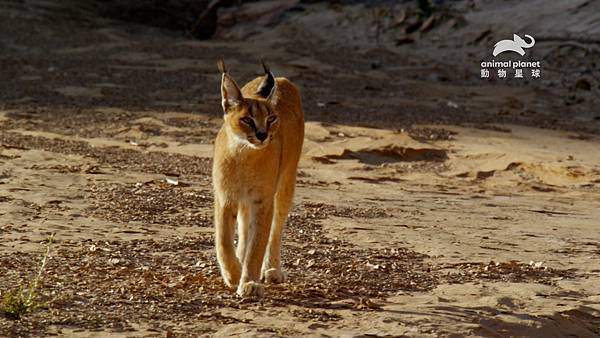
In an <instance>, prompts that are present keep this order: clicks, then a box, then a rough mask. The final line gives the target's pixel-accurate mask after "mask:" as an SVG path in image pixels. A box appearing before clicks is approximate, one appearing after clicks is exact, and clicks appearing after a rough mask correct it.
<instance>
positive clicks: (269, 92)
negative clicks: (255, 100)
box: [256, 60, 277, 104]
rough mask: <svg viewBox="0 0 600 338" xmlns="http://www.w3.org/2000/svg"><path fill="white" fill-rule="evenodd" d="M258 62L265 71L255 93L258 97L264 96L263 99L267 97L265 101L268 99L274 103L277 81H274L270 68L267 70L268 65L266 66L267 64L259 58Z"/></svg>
mask: <svg viewBox="0 0 600 338" xmlns="http://www.w3.org/2000/svg"><path fill="white" fill-rule="evenodd" d="M260 62H261V63H262V66H263V69H264V71H265V78H264V79H263V81H262V82H261V84H260V86H258V89H257V90H256V94H257V95H258V96H260V97H264V98H265V99H267V101H270V102H271V104H275V102H276V101H277V98H276V94H275V92H276V89H277V82H275V77H274V76H273V73H271V70H269V67H267V65H266V64H265V61H264V60H260Z"/></svg>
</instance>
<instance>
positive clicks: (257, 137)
mask: <svg viewBox="0 0 600 338" xmlns="http://www.w3.org/2000/svg"><path fill="white" fill-rule="evenodd" d="M263 68H264V71H265V75H264V79H263V80H262V82H261V83H260V85H259V86H258V87H257V89H256V93H255V95H254V96H252V97H243V96H242V92H241V91H240V88H239V87H238V85H237V84H236V83H235V81H234V80H233V78H232V77H231V76H230V75H229V73H228V72H227V69H226V68H225V63H224V62H223V61H222V60H221V61H219V69H220V70H221V73H222V78H221V104H222V106H223V112H224V113H225V115H224V120H225V125H226V126H227V128H228V130H227V132H228V133H230V136H231V137H233V138H234V139H235V141H236V142H239V143H240V144H241V145H243V146H248V147H250V148H252V149H263V148H265V147H266V146H268V145H269V143H270V142H271V141H272V140H273V136H274V135H275V133H277V130H278V129H279V115H278V114H277V112H276V111H275V110H274V109H273V106H274V105H275V99H276V98H275V96H276V94H275V92H276V88H275V87H276V82H275V77H273V74H272V73H271V71H270V70H269V69H268V68H267V66H266V65H265V64H264V63H263Z"/></svg>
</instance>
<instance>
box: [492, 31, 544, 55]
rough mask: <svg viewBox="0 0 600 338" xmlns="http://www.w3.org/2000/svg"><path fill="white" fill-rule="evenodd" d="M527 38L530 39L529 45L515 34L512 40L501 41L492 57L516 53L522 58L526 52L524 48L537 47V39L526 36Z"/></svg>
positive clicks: (495, 47) (496, 45) (497, 43)
mask: <svg viewBox="0 0 600 338" xmlns="http://www.w3.org/2000/svg"><path fill="white" fill-rule="evenodd" d="M525 37H526V38H529V40H530V42H529V43H527V42H526V41H525V40H523V38H521V37H520V36H518V35H517V34H513V39H512V40H500V41H498V42H496V44H495V45H494V52H492V55H494V56H496V55H498V54H500V53H504V52H515V53H519V55H521V56H523V55H525V50H524V49H523V48H531V47H533V45H535V39H534V38H533V36H531V35H527V34H525Z"/></svg>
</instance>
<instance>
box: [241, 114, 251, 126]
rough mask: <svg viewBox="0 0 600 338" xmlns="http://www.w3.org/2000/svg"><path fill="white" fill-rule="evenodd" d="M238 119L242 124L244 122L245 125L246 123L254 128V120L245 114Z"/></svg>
mask: <svg viewBox="0 0 600 338" xmlns="http://www.w3.org/2000/svg"><path fill="white" fill-rule="evenodd" d="M240 121H242V123H243V124H245V125H247V126H249V127H252V128H254V120H253V119H251V118H250V117H247V116H246V117H242V118H241V119H240Z"/></svg>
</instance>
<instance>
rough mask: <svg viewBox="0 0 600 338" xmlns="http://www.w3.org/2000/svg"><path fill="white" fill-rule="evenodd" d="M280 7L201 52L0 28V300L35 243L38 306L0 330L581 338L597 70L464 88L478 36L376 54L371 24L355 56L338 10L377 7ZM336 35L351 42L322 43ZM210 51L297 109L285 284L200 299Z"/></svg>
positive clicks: (224, 31)
mask: <svg viewBox="0 0 600 338" xmlns="http://www.w3.org/2000/svg"><path fill="white" fill-rule="evenodd" d="M33 3H35V2H33ZM294 3H295V2H293V1H292V2H290V4H291V5H293V4H294ZM582 4H584V5H585V2H583V1H578V2H571V5H569V6H572V7H569V8H568V9H567V10H564V8H563V9H561V11H559V12H560V13H559V14H556V13H555V14H556V15H559V16H561V15H565V13H568V12H569V10H573V14H572V17H575V18H577V15H583V14H581V13H580V12H578V11H577V10H576V9H577V8H579V7H577V6H581V5H582ZM291 5H290V6H291ZM496 5H497V4H496ZM5 6H6V5H5ZM490 6H491V5H490ZM588 6H591V5H588ZM492 7H493V6H492ZM34 8H35V6H34ZM43 8H45V7H43ZM303 8H304V9H305V10H304V11H303V12H300V14H298V13H297V11H293V12H291V14H289V13H288V14H286V15H285V16H284V17H285V19H284V20H282V21H277V23H274V22H273V18H270V17H268V16H267V17H263V18H262V19H261V20H262V21H260V22H261V24H260V25H256V24H255V23H254V24H253V25H250V24H244V23H243V22H242V23H239V24H238V25H236V26H234V27H222V28H221V30H220V32H219V35H218V36H217V37H216V38H215V39H214V40H211V41H205V42H198V41H190V40H188V39H186V38H184V37H181V36H180V35H179V34H178V33H173V32H168V31H161V30H156V29H152V28H148V27H145V26H135V25H126V24H124V23H119V22H114V21H110V20H106V19H98V18H94V17H84V18H83V19H80V20H75V19H72V20H64V21H58V22H56V21H53V20H51V19H49V14H47V13H46V12H45V10H42V9H39V10H33V11H30V12H27V11H25V10H24V9H23V8H19V7H18V6H17V5H14V6H13V7H9V8H8V9H7V10H6V11H4V12H3V14H1V16H2V19H3V20H2V27H1V28H2V29H0V32H1V33H0V36H1V38H2V40H1V44H2V46H3V48H4V51H5V53H4V54H3V55H2V56H1V57H0V65H1V69H2V79H3V81H2V83H0V98H1V100H0V164H1V167H0V238H1V242H0V292H1V293H2V295H4V294H6V293H7V292H8V291H11V290H17V289H19V287H27V285H28V283H29V281H31V280H32V278H33V276H34V275H35V272H36V271H37V268H38V266H39V264H40V260H41V255H42V254H43V252H44V250H45V244H44V240H45V239H46V238H47V237H48V236H49V235H52V234H54V243H53V244H52V245H51V248H50V250H51V251H50V257H49V260H48V263H47V266H46V269H45V272H44V275H43V282H42V284H41V286H40V288H39V293H40V299H41V300H42V301H44V302H47V304H45V305H44V306H42V307H41V308H39V309H37V310H36V311H34V312H33V313H30V314H28V315H27V316H25V317H24V318H23V319H21V320H13V319H9V318H7V317H0V335H3V336H47V335H60V336H74V337H78V336H79V337H103V336H106V335H108V334H110V335H111V336H117V337H119V336H123V337H125V336H127V337H129V336H167V337H169V336H198V335H218V336H266V337H269V336H302V335H307V336H416V337H423V336H464V335H471V336H492V337H504V336H511V335H512V336H544V337H553V336H555V337H562V336H567V335H572V336H579V337H593V336H598V335H600V305H599V304H600V296H598V295H599V294H600V232H599V231H598V230H599V227H600V223H599V221H598V220H599V219H600V151H598V149H599V146H600V137H599V136H598V135H599V132H598V131H599V130H600V115H599V114H598V110H597V105H598V103H599V102H598V93H599V91H600V88H599V87H598V81H597V80H596V79H597V77H596V76H598V75H599V74H598V73H597V72H596V73H594V71H591V72H580V73H571V74H565V73H563V72H559V71H554V72H553V71H552V70H551V69H552V67H553V66H556V64H557V63H560V65H562V66H563V67H567V66H569V67H570V66H573V63H578V62H583V64H577V65H576V66H578V67H585V66H586V64H585V62H587V61H585V60H583V61H582V60H581V59H576V58H574V57H571V54H568V53H567V52H568V51H566V52H565V51H564V50H563V49H564V48H563V47H561V46H559V47H556V46H554V45H552V44H551V43H549V44H547V45H544V44H542V46H541V47H540V51H539V52H538V53H543V52H544V53H548V54H547V55H550V59H551V60H550V61H548V62H549V65H550V66H548V67H547V70H548V73H547V76H546V77H545V78H544V80H543V81H540V82H537V83H536V82H534V81H531V82H527V83H514V82H502V81H485V80H481V79H479V78H478V76H479V68H478V62H477V61H476V60H477V59H479V58H480V56H479V55H480V54H485V53H488V52H489V51H488V50H487V47H486V46H483V45H485V44H482V45H477V44H475V45H473V44H468V43H467V44H465V45H464V46H462V47H461V48H457V49H452V48H449V47H448V46H446V47H445V48H447V49H448V51H447V52H446V51H445V49H444V48H443V47H440V44H441V43H440V42H439V40H436V39H435V36H436V34H440V35H443V34H446V33H445V32H447V31H448V29H449V28H448V27H446V26H444V25H442V24H440V26H439V27H438V26H436V28H435V29H434V30H433V31H432V32H430V33H427V34H429V35H426V34H423V36H424V37H421V36H420V35H419V36H415V37H414V38H416V39H418V41H417V42H416V45H414V44H413V45H409V46H408V47H407V46H404V45H402V46H398V47H396V46H394V45H391V46H388V45H385V43H386V41H387V40H386V39H391V35H390V34H392V33H389V32H388V33H386V34H388V35H385V34H383V35H382V36H381V39H382V42H381V43H382V44H384V45H383V46H381V45H380V46H377V45H375V46H373V45H369V44H368V41H369V39H367V38H368V37H369V36H370V35H369V34H372V31H369V30H367V28H369V27H371V26H369V24H368V23H365V22H363V21H365V20H366V21H368V20H371V19H372V16H371V14H369V15H363V16H360V15H359V13H361V12H362V13H372V12H373V11H375V10H376V9H375V10H373V9H364V8H362V7H353V6H347V7H336V6H332V7H327V6H324V5H318V4H317V5H307V6H305V7H303ZM486 10H490V9H489V8H487V7H483V8H481V9H479V10H478V11H473V12H465V13H464V16H465V17H466V18H467V20H468V22H470V23H471V26H469V27H468V28H465V29H463V30H461V29H456V30H453V31H452V32H453V33H452V34H455V36H460V38H461V39H466V40H468V39H467V38H466V37H465V36H469V34H472V35H475V36H477V34H478V33H479V32H480V31H482V30H485V29H488V27H495V26H493V24H494V22H491V23H490V22H488V23H486V25H483V24H479V22H480V21H481V17H482V16H484V15H485V13H486ZM515 10H518V8H517V9H515ZM249 11H250V10H249ZM250 13H252V11H250ZM286 13H287V12H286ZM373 13H374V12H373ZM482 13H483V14H482ZM537 14H538V13H531V15H533V16H535V15H537ZM365 18H366V19H365ZM369 18H371V19H369ZM367 19H368V20H367ZM592 19H593V18H592ZM352 20H355V21H352ZM478 20H479V21H478ZM492 21H493V20H492ZM369 22H370V21H369ZM580 22H582V23H581V24H580V25H579V26H577V27H574V28H572V30H573V29H575V30H576V29H580V30H582V31H585V32H587V33H594V32H595V31H593V27H595V26H594V25H588V26H586V25H585V22H587V21H583V20H580ZM589 22H595V21H593V20H591V19H590V21H589ZM371 23H372V22H371ZM488 24H489V25H491V26H487V25H488ZM361 25H362V26H361ZM348 26H351V28H352V29H351V28H348ZM529 26H532V25H531V24H530V25H529ZM542 26H543V25H542ZM361 27H362V29H363V30H361ZM590 27H592V28H590ZM529 28H530V29H534V28H531V27H529ZM344 29H345V30H346V31H356V32H357V37H356V38H355V39H354V40H352V39H348V41H345V42H340V41H339V39H335V34H336V32H338V30H344ZM540 29H550V31H549V33H548V34H551V33H552V34H553V33H554V32H552V31H551V29H553V28H552V27H550V28H545V26H544V27H542V28H540ZM590 29H591V30H590ZM365 30H366V32H367V33H365ZM492 31H494V28H492ZM27 32H33V34H28V33H27ZM325 32H328V34H332V35H333V37H332V36H329V35H327V34H325ZM368 32H371V33H368ZM494 32H495V31H494ZM569 33H577V32H569ZM360 34H363V35H364V36H363V35H360ZM328 36H329V39H328V38H327V37H328ZM361 36H362V37H361ZM496 36H500V33H498V35H495V33H492V35H491V37H489V39H490V41H491V40H494V38H495V37H496ZM419 39H423V40H419ZM436 41H437V42H436ZM451 41H454V40H451ZM452 43H456V42H455V41H454V42H450V43H449V44H452ZM417 47H418V48H417ZM575 49H578V48H575ZM559 52H560V53H559ZM573 52H574V53H578V52H580V51H578V50H576V51H573ZM565 53H567V54H566V56H565ZM446 55H455V56H456V59H453V60H448V58H446V57H445V56H446ZM460 55H470V56H469V57H462V56H460ZM220 56H225V58H226V59H227V61H228V63H229V64H230V68H232V71H233V74H234V76H235V77H236V78H237V79H238V81H239V82H244V81H246V80H249V79H250V78H252V77H253V76H255V75H257V74H258V72H259V70H260V69H259V67H257V66H256V65H257V62H256V61H257V60H258V59H259V58H260V57H267V58H268V60H272V65H273V69H274V70H275V72H277V73H278V75H285V76H288V77H290V78H291V79H292V80H293V81H295V82H296V83H298V84H299V85H300V87H301V88H302V90H303V95H304V105H305V111H306V114H307V124H306V130H307V132H306V141H305V148H304V155H303V158H302V160H301V164H300V172H299V182H298V189H297V195H296V206H295V208H294V210H293V211H292V212H291V215H290V219H289V222H288V227H287V229H286V234H285V240H284V241H285V248H284V250H285V253H284V256H285V257H284V262H285V267H286V269H287V271H288V273H289V276H290V279H289V282H288V283H285V284H282V285H277V286H269V287H268V289H267V297H266V298H265V299H264V300H262V301H260V302H258V303H253V302H248V301H243V300H240V299H238V298H237V297H235V295H234V294H233V292H232V291H231V290H227V289H226V288H225V287H224V286H223V283H222V281H221V279H220V277H219V275H218V268H217V265H216V261H215V257H214V254H213V249H214V248H213V244H212V233H213V229H212V220H211V214H212V191H211V185H210V176H209V173H210V167H211V152H212V139H213V137H214V135H215V133H216V131H217V130H218V128H219V126H220V124H221V118H220V114H221V113H220V110H219V108H218V107H219V90H218V88H219V87H218V86H219V76H218V74H217V72H216V66H215V60H216V59H217V58H218V57H220ZM342 56H343V57H342ZM592 56H593V57H596V58H597V54H593V55H592ZM553 58H554V59H553ZM473 59H474V60H475V61H473V63H471V60H473ZM553 62H554V63H553ZM555 69H558V68H555ZM586 74H587V75H586ZM581 79H585V81H588V82H589V83H591V85H592V86H591V88H590V89H589V90H587V89H585V90H578V89H577V88H580V87H581V86H578V85H577V83H578V81H579V83H580V82H581V81H580V80H581Z"/></svg>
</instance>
